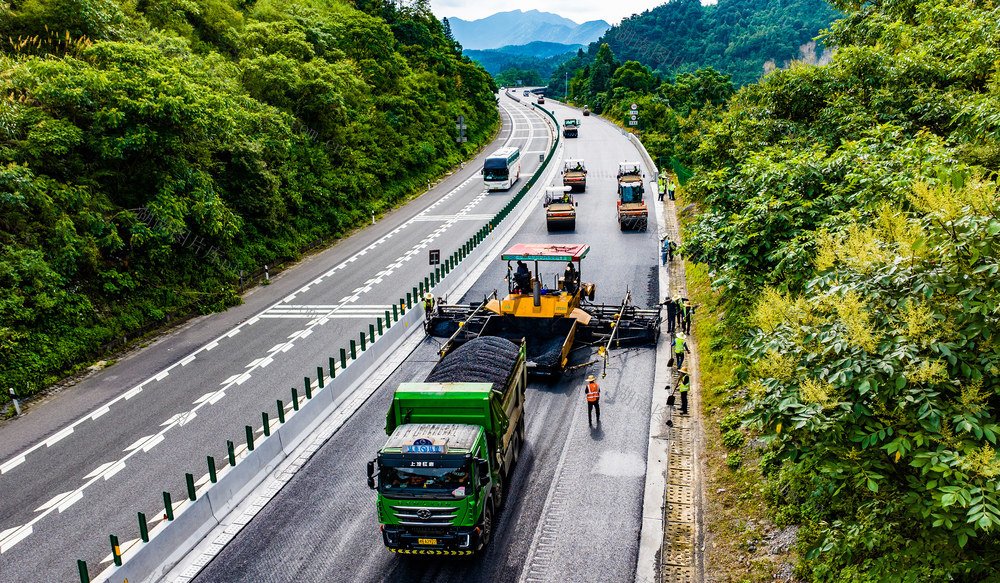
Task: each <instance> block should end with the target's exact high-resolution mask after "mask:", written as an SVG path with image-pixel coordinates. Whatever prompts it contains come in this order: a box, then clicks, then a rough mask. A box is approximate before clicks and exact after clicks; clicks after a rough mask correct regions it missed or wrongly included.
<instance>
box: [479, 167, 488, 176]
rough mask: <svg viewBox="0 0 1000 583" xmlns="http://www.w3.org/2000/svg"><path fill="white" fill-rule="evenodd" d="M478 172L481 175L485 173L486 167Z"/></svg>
mask: <svg viewBox="0 0 1000 583" xmlns="http://www.w3.org/2000/svg"><path fill="white" fill-rule="evenodd" d="M479 173H480V174H482V175H483V176H485V175H486V169H485V168H483V169H482V170H480V171H479Z"/></svg>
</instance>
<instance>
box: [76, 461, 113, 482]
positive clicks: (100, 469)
mask: <svg viewBox="0 0 1000 583" xmlns="http://www.w3.org/2000/svg"><path fill="white" fill-rule="evenodd" d="M113 465H115V462H107V463H103V464H101V465H99V466H97V468H96V469H95V470H94V471H92V472H90V473H89V474H87V475H86V476H84V477H83V479H84V480H89V479H90V478H93V477H94V476H100V475H101V474H103V473H104V471H105V470H107V469H108V468H110V467H111V466H113Z"/></svg>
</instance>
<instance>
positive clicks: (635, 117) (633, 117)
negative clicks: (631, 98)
mask: <svg viewBox="0 0 1000 583" xmlns="http://www.w3.org/2000/svg"><path fill="white" fill-rule="evenodd" d="M629 117H630V119H631V120H632V121H635V120H637V119H639V116H637V115H632V116H629Z"/></svg>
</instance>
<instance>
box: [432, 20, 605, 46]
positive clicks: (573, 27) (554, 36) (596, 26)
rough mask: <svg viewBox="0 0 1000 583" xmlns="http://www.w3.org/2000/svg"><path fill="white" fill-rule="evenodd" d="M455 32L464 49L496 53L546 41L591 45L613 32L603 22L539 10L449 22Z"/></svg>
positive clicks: (453, 32)
mask: <svg viewBox="0 0 1000 583" xmlns="http://www.w3.org/2000/svg"><path fill="white" fill-rule="evenodd" d="M448 23H449V24H450V25H451V32H452V34H453V35H454V37H455V40H457V41H458V42H459V43H461V44H462V47H463V48H466V49H472V50H482V49H495V48H499V47H503V46H507V45H524V44H528V43H531V42H533V41H545V42H553V43H560V44H566V45H580V44H588V43H590V42H593V41H595V40H597V39H598V38H600V37H601V35H602V34H604V32H605V31H607V30H608V29H609V28H611V25H609V24H608V23H607V22H605V21H603V20H591V21H589V22H584V23H583V24H577V23H576V22H574V21H572V20H570V19H568V18H564V17H562V16H559V15H558V14H552V13H551V12H541V11H539V10H528V11H527V12H524V11H522V10H511V11H509V12H498V13H496V14H493V15H490V16H487V17H486V18H480V19H477V20H463V19H461V18H457V17H452V18H448Z"/></svg>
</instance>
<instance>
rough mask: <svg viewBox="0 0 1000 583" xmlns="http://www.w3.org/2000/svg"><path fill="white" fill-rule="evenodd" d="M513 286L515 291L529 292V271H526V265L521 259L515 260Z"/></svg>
mask: <svg viewBox="0 0 1000 583" xmlns="http://www.w3.org/2000/svg"><path fill="white" fill-rule="evenodd" d="M514 287H515V288H517V293H522V294H526V293H530V292H531V272H530V271H528V266H527V265H525V263H524V262H523V261H518V262H517V271H515V272H514Z"/></svg>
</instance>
